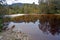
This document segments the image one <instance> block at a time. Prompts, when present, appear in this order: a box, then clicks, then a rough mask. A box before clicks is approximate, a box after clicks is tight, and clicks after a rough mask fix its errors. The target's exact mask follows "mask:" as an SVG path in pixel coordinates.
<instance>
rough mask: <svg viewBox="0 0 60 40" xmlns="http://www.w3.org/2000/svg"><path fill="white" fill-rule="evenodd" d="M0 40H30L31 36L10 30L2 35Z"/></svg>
mask: <svg viewBox="0 0 60 40" xmlns="http://www.w3.org/2000/svg"><path fill="white" fill-rule="evenodd" d="M0 40H29V36H28V35H27V34H25V33H22V32H21V31H20V32H18V31H12V30H8V31H6V32H2V33H1V35H0Z"/></svg>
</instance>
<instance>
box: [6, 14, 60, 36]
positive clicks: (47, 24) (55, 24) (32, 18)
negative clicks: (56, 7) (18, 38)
mask: <svg viewBox="0 0 60 40" xmlns="http://www.w3.org/2000/svg"><path fill="white" fill-rule="evenodd" d="M38 19H39V20H40V24H39V28H40V29H41V30H42V31H43V32H50V33H51V34H52V35H55V34H56V33H57V34H59V33H60V15H24V16H18V17H15V18H10V20H9V21H13V22H19V23H21V22H25V23H29V22H33V23H35V22H36V21H37V20H38ZM6 20H7V19H6Z"/></svg>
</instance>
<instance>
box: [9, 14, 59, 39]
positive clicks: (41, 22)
mask: <svg viewBox="0 0 60 40" xmlns="http://www.w3.org/2000/svg"><path fill="white" fill-rule="evenodd" d="M42 18H43V19H42ZM48 18H49V17H47V19H48ZM47 19H46V18H44V17H41V16H30V15H26V16H21V17H16V18H11V19H10V20H9V25H8V28H11V27H12V26H13V25H15V28H14V29H13V30H18V31H22V32H24V33H27V34H29V35H30V36H31V40H60V25H59V24H60V19H57V18H55V17H54V18H53V19H52V18H51V19H50V20H49V19H48V20H49V21H48V20H47ZM55 20H56V21H55Z"/></svg>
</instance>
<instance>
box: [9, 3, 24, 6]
mask: <svg viewBox="0 0 60 40" xmlns="http://www.w3.org/2000/svg"><path fill="white" fill-rule="evenodd" d="M16 5H17V6H22V5H23V3H13V4H12V5H10V6H16Z"/></svg>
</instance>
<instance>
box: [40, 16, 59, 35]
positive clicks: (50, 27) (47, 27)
mask: <svg viewBox="0 0 60 40" xmlns="http://www.w3.org/2000/svg"><path fill="white" fill-rule="evenodd" d="M47 17H48V16H47ZM46 20H47V21H46ZM39 28H40V30H42V31H43V32H46V33H51V34H52V35H55V34H59V33H60V18H57V17H55V16H54V17H52V18H47V19H46V18H43V17H42V20H41V19H40V24H39Z"/></svg>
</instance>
